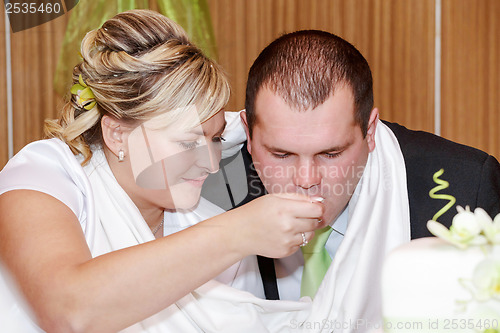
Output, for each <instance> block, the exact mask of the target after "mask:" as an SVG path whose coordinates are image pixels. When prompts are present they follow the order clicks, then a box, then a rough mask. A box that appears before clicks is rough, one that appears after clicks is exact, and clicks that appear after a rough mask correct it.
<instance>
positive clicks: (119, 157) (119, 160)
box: [118, 149, 125, 162]
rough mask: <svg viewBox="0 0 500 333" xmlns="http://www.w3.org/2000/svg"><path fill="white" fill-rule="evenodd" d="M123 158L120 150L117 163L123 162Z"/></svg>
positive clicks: (123, 155)
mask: <svg viewBox="0 0 500 333" xmlns="http://www.w3.org/2000/svg"><path fill="white" fill-rule="evenodd" d="M124 158H125V153H124V152H123V149H120V151H119V152H118V162H123V159H124Z"/></svg>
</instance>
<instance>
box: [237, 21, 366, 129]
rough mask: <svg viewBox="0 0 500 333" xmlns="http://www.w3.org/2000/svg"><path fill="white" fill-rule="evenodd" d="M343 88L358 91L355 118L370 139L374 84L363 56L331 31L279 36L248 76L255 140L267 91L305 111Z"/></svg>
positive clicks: (247, 104) (249, 113) (248, 108)
mask: <svg viewBox="0 0 500 333" xmlns="http://www.w3.org/2000/svg"><path fill="white" fill-rule="evenodd" d="M342 86H349V87H351V88H352V92H353V96H354V106H355V111H354V112H355V115H354V119H355V121H356V123H357V124H358V125H359V126H360V127H361V131H362V133H363V137H364V136H366V131H367V127H368V121H369V118H370V113H371V110H372V108H373V81H372V74H371V70H370V66H369V65H368V62H367V61H366V59H365V58H364V57H363V55H361V53H360V52H359V51H358V50H357V49H356V48H355V47H354V46H353V45H352V44H350V43H349V42H347V41H345V40H344V39H342V38H340V37H338V36H336V35H334V34H331V33H328V32H325V31H319V30H302V31H296V32H293V33H289V34H286V35H283V36H281V37H279V38H278V39H276V40H275V41H273V42H272V43H271V44H269V45H268V46H267V47H266V48H265V49H264V50H262V52H261V53H260V55H259V56H258V57H257V59H256V60H255V62H254V63H253V65H252V67H251V68H250V71H249V74H248V81H247V89H246V101H245V109H246V112H247V121H248V127H249V131H250V136H251V135H252V129H253V126H254V125H255V123H256V121H257V116H256V114H255V100H256V97H257V94H258V93H259V91H260V89H261V88H263V87H266V88H268V89H270V90H271V91H272V92H273V93H274V94H277V95H278V96H280V97H281V98H283V100H284V101H285V102H286V103H287V104H288V105H289V106H290V107H291V108H293V109H295V110H297V111H305V110H309V109H314V108H316V107H317V106H318V105H320V104H322V103H324V102H325V101H326V100H327V99H328V97H330V96H331V95H333V94H334V93H335V89H336V88H338V87H342Z"/></svg>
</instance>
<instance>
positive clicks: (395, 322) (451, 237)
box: [382, 208, 500, 333]
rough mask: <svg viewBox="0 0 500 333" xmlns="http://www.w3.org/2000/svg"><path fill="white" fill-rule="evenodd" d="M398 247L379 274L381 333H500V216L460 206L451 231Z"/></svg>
mask: <svg viewBox="0 0 500 333" xmlns="http://www.w3.org/2000/svg"><path fill="white" fill-rule="evenodd" d="M428 228H429V230H430V231H431V232H432V233H433V234H434V235H436V236H438V238H436V237H432V238H431V237H429V238H422V239H417V240H414V241H411V242H410V243H408V244H406V245H404V246H401V247H399V248H397V249H396V250H395V251H393V252H392V253H391V254H390V255H389V256H388V258H387V260H386V261H385V264H384V268H383V275H382V312H383V316H384V332H449V333H450V332H453V333H455V332H486V333H493V332H500V214H499V215H498V216H497V217H496V218H495V220H494V221H492V220H491V218H490V217H489V216H488V215H487V214H486V212H485V211H484V210H482V209H480V208H479V209H476V210H475V211H474V213H472V212H470V211H469V210H468V208H467V209H466V210H464V209H462V208H459V214H457V215H456V216H455V218H454V219H453V224H452V227H451V228H450V230H448V229H446V228H445V227H444V226H442V225H441V224H439V223H437V222H435V221H429V223H428Z"/></svg>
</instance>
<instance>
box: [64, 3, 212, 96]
mask: <svg viewBox="0 0 500 333" xmlns="http://www.w3.org/2000/svg"><path fill="white" fill-rule="evenodd" d="M153 8H158V11H159V12H160V13H161V14H163V15H165V16H167V17H168V18H170V19H172V20H174V21H175V22H177V23H178V24H179V25H181V26H182V27H183V28H184V30H186V32H187V34H188V36H189V37H190V39H191V41H192V42H193V43H194V44H195V45H196V46H198V47H199V48H200V49H202V50H203V52H204V53H205V54H206V55H207V56H208V57H213V58H216V57H217V46H216V42H215V34H214V31H213V27H212V20H211V18H210V10H209V7H208V2H207V0H154V1H151V0H150V1H148V0H80V2H79V3H78V4H77V5H76V6H75V8H74V9H72V10H71V13H70V17H69V21H68V26H67V27H66V33H65V35H64V40H63V43H62V48H61V51H60V53H59V61H58V63H57V68H56V73H55V76H54V89H55V91H56V92H57V93H58V94H60V95H61V96H64V95H65V94H66V93H68V92H69V88H70V86H71V84H72V73H73V68H74V66H76V65H77V64H78V63H79V62H80V61H81V56H80V44H81V41H82V39H83V37H85V34H86V33H87V32H89V31H91V30H94V29H97V28H99V27H100V26H102V24H103V23H104V22H105V21H106V20H108V19H110V18H111V17H113V16H115V15H116V14H118V13H121V12H124V11H127V10H130V9H153Z"/></svg>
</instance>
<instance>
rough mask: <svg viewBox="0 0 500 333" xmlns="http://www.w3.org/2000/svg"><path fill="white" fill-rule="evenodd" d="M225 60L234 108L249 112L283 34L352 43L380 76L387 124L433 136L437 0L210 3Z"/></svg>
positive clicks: (379, 96)
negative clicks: (267, 55) (258, 66)
mask: <svg viewBox="0 0 500 333" xmlns="http://www.w3.org/2000/svg"><path fill="white" fill-rule="evenodd" d="M208 1H209V4H210V9H211V14H212V21H213V24H214V30H215V34H216V39H217V44H218V48H219V61H220V63H221V64H222V66H223V67H225V68H226V70H227V71H228V73H229V75H230V79H231V83H232V88H233V95H232V97H231V100H230V102H229V105H228V109H233V110H236V109H241V108H243V107H244V99H245V81H246V75H247V72H248V69H249V68H250V66H251V64H252V62H253V60H254V59H255V58H256V57H257V55H258V53H259V52H260V50H262V49H263V48H264V47H265V46H266V45H267V44H268V43H269V42H271V41H272V40H273V39H275V38H276V37H278V36H279V35H281V34H282V33H285V32H291V31H294V30H299V29H321V30H326V31H329V32H332V33H335V34H338V35H340V36H342V37H344V38H345V39H347V40H348V41H350V42H351V43H353V44H354V45H355V46H356V47H357V48H358V49H359V50H360V51H361V53H363V54H364V56H365V57H366V58H367V60H368V62H369V63H370V65H371V67H372V71H373V75H374V90H375V103H376V105H377V106H378V107H379V108H380V111H381V114H382V117H383V118H384V119H387V120H391V121H397V122H400V123H403V124H405V125H407V126H408V127H411V128H415V129H424V130H428V131H433V130H434V116H433V111H434V0H419V1H400V0H310V1H303V0H252V1H247V0H208Z"/></svg>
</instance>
